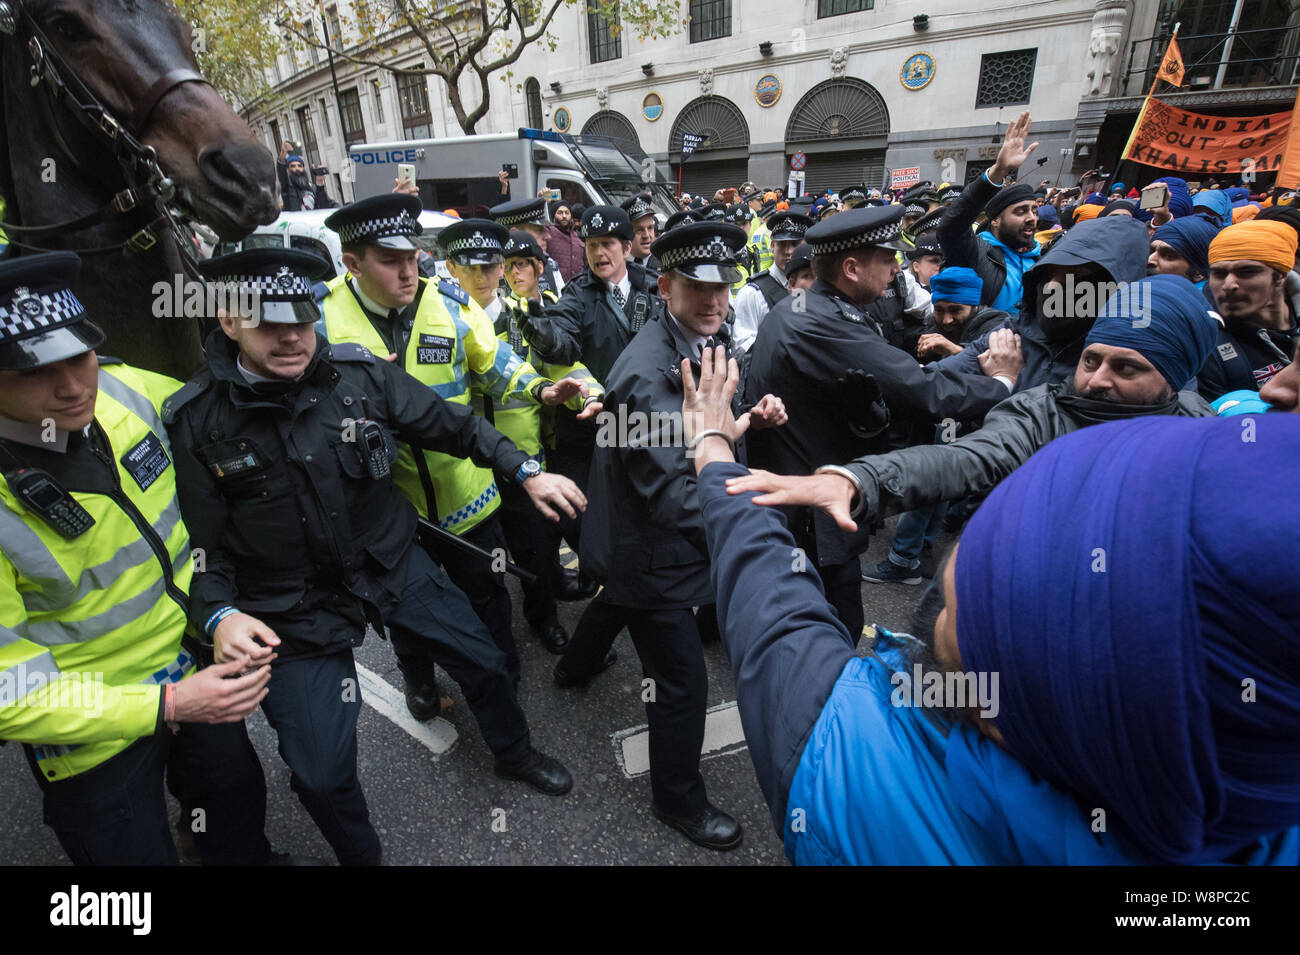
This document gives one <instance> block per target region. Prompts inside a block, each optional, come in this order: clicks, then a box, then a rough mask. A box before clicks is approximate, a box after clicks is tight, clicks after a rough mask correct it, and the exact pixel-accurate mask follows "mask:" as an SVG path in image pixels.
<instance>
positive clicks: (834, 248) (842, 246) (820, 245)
mask: <svg viewBox="0 0 1300 955" xmlns="http://www.w3.org/2000/svg"><path fill="white" fill-rule="evenodd" d="M901 231H902V230H901V229H900V228H899V225H898V223H897V222H891V223H890V224H889V225H882V226H880V227H879V228H877V229H872V230H870V231H869V232H859V233H858V234H857V235H853V236H849V237H848V238H844V239H834V240H833V241H831V242H813V243H811V245H812V250H813V255H834V254H835V253H836V252H844V251H847V250H848V249H861V248H863V247H865V246H868V245H875V244H876V243H877V242H888V241H889V240H890V239H896V238H898V235H899V233H900V232H901Z"/></svg>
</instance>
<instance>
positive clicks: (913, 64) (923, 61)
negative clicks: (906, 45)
mask: <svg viewBox="0 0 1300 955" xmlns="http://www.w3.org/2000/svg"><path fill="white" fill-rule="evenodd" d="M932 79H934V57H932V56H931V55H930V54H929V53H913V54H912V55H911V56H909V57H908V58H907V59H906V60H904V61H903V68H902V69H901V70H899V71H898V82H900V83H902V84H903V87H904V88H905V89H909V90H912V91H913V92H916V91H917V90H923V89H925V88H926V87H927V86H929V85H930V81H931V80H932Z"/></svg>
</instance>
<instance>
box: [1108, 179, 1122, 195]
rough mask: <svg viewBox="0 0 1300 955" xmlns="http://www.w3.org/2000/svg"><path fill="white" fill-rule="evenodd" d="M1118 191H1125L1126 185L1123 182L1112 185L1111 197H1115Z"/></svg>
mask: <svg viewBox="0 0 1300 955" xmlns="http://www.w3.org/2000/svg"><path fill="white" fill-rule="evenodd" d="M1117 191H1118V192H1123V191H1124V183H1122V182H1116V183H1112V184H1111V187H1110V193H1111V195H1114V194H1115V193H1116V192H1117Z"/></svg>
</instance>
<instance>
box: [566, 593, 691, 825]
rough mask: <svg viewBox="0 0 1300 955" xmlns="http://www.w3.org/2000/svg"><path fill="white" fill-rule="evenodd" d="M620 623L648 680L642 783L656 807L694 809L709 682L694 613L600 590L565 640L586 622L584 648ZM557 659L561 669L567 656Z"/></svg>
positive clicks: (687, 813)
mask: <svg viewBox="0 0 1300 955" xmlns="http://www.w3.org/2000/svg"><path fill="white" fill-rule="evenodd" d="M701 612H707V613H715V610H714V608H713V607H712V606H710V607H708V608H707V610H706V609H705V608H701ZM589 617H590V619H589ZM715 619H716V618H715ZM625 626H626V627H627V628H628V632H629V633H630V634H631V635H632V643H633V644H634V645H635V646H636V652H637V656H639V657H640V658H641V672H642V673H643V674H644V675H645V676H646V677H647V678H649V679H650V680H652V681H654V682H653V697H652V698H651V699H647V700H646V704H645V712H646V722H648V723H649V724H650V791H651V793H652V795H653V797H654V801H655V803H656V804H657V805H658V806H659V808H661V809H663V810H664V811H666V812H668V813H671V814H673V815H679V816H690V815H694V814H695V813H698V812H700V811H701V810H703V809H704V807H705V806H706V805H708V796H707V794H706V793H705V791H704V777H703V776H701V775H700V748H701V747H702V746H703V745H704V711H705V709H706V708H707V703H708V689H709V680H708V673H707V671H706V669H705V666H704V649H703V647H702V646H701V645H700V631H699V627H698V626H697V624H696V620H695V614H694V613H693V612H692V611H691V610H689V609H685V610H650V609H646V608H644V607H622V606H619V605H617V604H612V603H609V602H608V601H607V600H606V599H605V596H604V594H603V593H601V594H598V595H597V596H596V598H595V599H594V600H592V601H591V603H590V604H588V605H587V609H586V611H584V612H583V615H582V620H581V621H580V622H579V623H578V627H577V630H575V632H574V641H573V642H576V641H577V640H578V639H579V638H580V636H582V635H584V628H586V635H585V640H586V643H587V650H586V652H592V651H591V645H592V644H596V645H597V646H598V642H597V640H595V639H593V638H594V637H595V636H596V635H599V634H606V633H609V632H610V631H611V630H612V632H613V633H614V634H615V635H617V634H618V632H619V630H621V629H622V628H623V627H625ZM611 642H612V639H611ZM608 649H609V645H608V644H605V645H604V648H603V649H602V650H601V651H600V654H599V656H596V657H595V659H596V661H597V662H598V661H599V660H600V659H601V658H602V657H603V656H604V654H605V651H607V650H608ZM568 659H569V655H568V652H567V651H566V653H565V660H566V661H568ZM577 665H581V661H579V662H578V663H577ZM565 666H566V669H567V668H568V663H567V662H566V664H565ZM570 672H574V671H570ZM576 672H579V673H581V672H584V671H581V670H578V671H576Z"/></svg>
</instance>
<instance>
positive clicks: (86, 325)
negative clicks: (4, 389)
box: [0, 252, 104, 371]
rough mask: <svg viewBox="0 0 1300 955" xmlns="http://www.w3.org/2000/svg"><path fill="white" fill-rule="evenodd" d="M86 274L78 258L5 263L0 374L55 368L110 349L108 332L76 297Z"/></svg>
mask: <svg viewBox="0 0 1300 955" xmlns="http://www.w3.org/2000/svg"><path fill="white" fill-rule="evenodd" d="M80 271H81V259H80V258H79V257H78V256H77V255H76V254H75V253H73V252H45V253H41V254H39V255H23V256H19V257H18V258H15V259H9V260H8V261H5V262H0V371H24V370H26V369H28V368H39V367H41V366H42V365H52V364H54V363H55V362H59V361H63V360H64V359H65V358H73V357H75V356H77V355H81V354H84V353H85V352H88V351H90V350H91V349H93V348H98V347H99V346H100V345H102V344H103V343H104V332H103V331H102V330H101V329H100V327H99V326H98V325H96V324H95V323H94V322H92V321H90V320H89V319H88V318H87V317H86V310H85V309H84V308H83V307H82V305H81V302H80V301H78V299H77V296H75V295H73V294H72V285H73V283H74V282H76V280H77V274H78V273H79V272H80Z"/></svg>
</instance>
